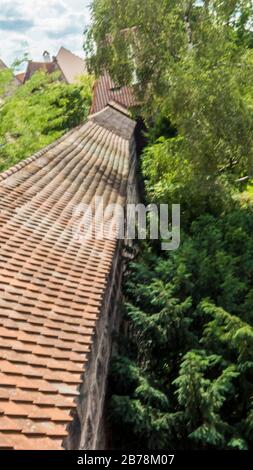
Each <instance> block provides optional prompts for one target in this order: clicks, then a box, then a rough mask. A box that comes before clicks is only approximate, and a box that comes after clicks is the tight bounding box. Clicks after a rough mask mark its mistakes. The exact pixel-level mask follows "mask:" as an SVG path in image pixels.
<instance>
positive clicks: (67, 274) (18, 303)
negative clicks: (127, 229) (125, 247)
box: [0, 106, 135, 449]
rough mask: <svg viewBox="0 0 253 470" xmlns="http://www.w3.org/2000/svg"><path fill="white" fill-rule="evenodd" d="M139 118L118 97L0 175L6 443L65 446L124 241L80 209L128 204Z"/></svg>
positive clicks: (0, 370) (2, 442) (2, 426)
mask: <svg viewBox="0 0 253 470" xmlns="http://www.w3.org/2000/svg"><path fill="white" fill-rule="evenodd" d="M134 127H135V123H134V121H132V120H131V119H130V118H129V117H127V116H126V115H125V114H123V113H121V112H120V111H119V110H117V109H115V108H114V107H112V106H108V107H107V108H106V109H105V110H104V111H102V112H101V113H98V114H97V115H94V116H91V118H90V120H89V121H88V122H87V123H86V124H84V125H82V126H81V127H79V128H77V129H74V130H73V131H71V132H69V133H68V134H66V135H65V136H64V137H62V138H61V139H60V140H58V141H57V142H55V143H54V144H52V145H50V146H49V147H47V148H46V149H44V150H42V151H40V152H38V153H37V154H36V155H34V156H33V157H31V158H29V159H27V160H25V161H23V162H21V163H19V164H18V165H16V166H15V167H13V168H11V169H10V170H8V171H7V172H5V173H3V174H1V175H0V197H1V199H0V200H1V211H0V261H1V264H0V291H1V292H0V294H1V295H0V349H1V351H0V352H1V356H0V449H61V448H62V442H63V439H64V438H65V437H66V436H67V435H68V424H69V423H70V422H71V421H72V414H71V413H72V410H74V409H75V408H76V400H78V396H79V386H80V384H82V382H83V380H84V377H85V367H86V364H87V361H88V359H89V351H90V347H91V344H92V341H93V339H92V338H93V334H94V330H95V326H96V321H97V318H98V317H99V315H100V312H101V307H102V302H103V298H104V295H105V292H106V289H107V285H108V282H109V279H108V276H109V273H110V269H111V265H112V261H113V258H114V255H115V250H116V248H117V241H116V240H115V239H112V240H95V239H94V238H92V240H88V241H86V242H85V244H82V243H81V244H80V242H78V241H77V240H76V239H75V238H74V236H73V230H72V229H73V220H72V213H73V209H74V208H75V207H76V205H78V204H80V203H85V204H91V203H92V202H94V198H95V196H98V195H100V196H101V195H103V196H104V199H105V204H106V203H109V202H120V203H121V204H124V201H125V195H126V194H125V193H126V183H127V178H128V171H129V158H130V155H129V140H130V139H131V138H132V135H133V131H134Z"/></svg>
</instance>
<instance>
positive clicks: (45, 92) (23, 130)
mask: <svg viewBox="0 0 253 470" xmlns="http://www.w3.org/2000/svg"><path fill="white" fill-rule="evenodd" d="M1 82H2V83H5V84H6V85H7V82H6V78H5V75H4V74H3V72H0V84H1ZM91 87H92V78H91V77H84V78H82V82H81V83H80V84H78V85H68V84H66V83H63V82H61V81H59V80H58V75H57V74H51V75H49V74H45V73H44V72H37V73H36V74H35V75H33V77H32V78H31V79H30V80H29V81H27V82H26V83H25V84H24V85H22V86H19V87H17V88H15V89H14V90H12V93H11V95H10V96H6V97H5V100H4V101H3V104H2V106H1V107H0V144H1V147H0V170H1V171H2V170H5V169H7V168H8V167H9V166H11V165H13V164H15V163H17V162H18V161H20V160H21V159H23V158H25V157H27V156H29V155H30V154H32V153H33V152H36V151H37V150H39V149H40V148H42V147H44V146H46V145H48V144H50V143H51V142H53V141H54V140H55V139H57V138H58V137H60V136H61V135H62V134H64V133H65V132H66V131H68V130H69V129H71V128H72V127H74V126H76V125H78V124H80V123H81V122H82V121H83V120H84V119H85V118H86V116H87V114H88V111H89V106H90V103H91Z"/></svg>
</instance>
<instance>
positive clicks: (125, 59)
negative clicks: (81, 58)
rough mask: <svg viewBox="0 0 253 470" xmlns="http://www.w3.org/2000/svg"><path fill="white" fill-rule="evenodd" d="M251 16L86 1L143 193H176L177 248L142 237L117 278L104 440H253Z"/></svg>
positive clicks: (189, 444) (183, 5) (242, 9)
mask: <svg viewBox="0 0 253 470" xmlns="http://www.w3.org/2000/svg"><path fill="white" fill-rule="evenodd" d="M252 14H253V5H252V1H249V0H226V1H225V0H224V1H220V0H203V1H193V0H159V1H156V0H138V2H136V1H135V0H126V1H125V2H122V1H121V0H94V2H93V8H92V25H91V27H90V28H89V29H88V31H87V34H86V50H87V52H88V53H89V55H90V65H91V68H92V70H94V71H95V72H97V73H99V72H101V71H102V70H103V68H104V67H106V68H107V69H108V70H109V71H110V73H111V75H112V76H113V78H114V79H115V81H116V82H117V83H119V84H125V83H128V84H130V83H135V85H134V86H135V90H136V93H137V94H138V96H139V98H140V99H141V100H142V111H141V112H142V116H143V117H144V119H145V121H146V125H147V134H148V141H149V144H148V146H147V148H146V149H145V151H144V154H143V156H142V170H143V175H144V177H145V184H146V196H147V200H148V201H152V202H163V203H166V202H167V203H168V204H171V203H180V204H181V213H182V225H183V230H182V242H181V246H180V248H179V250H177V251H175V252H171V253H167V254H166V253H161V252H160V249H159V244H157V243H151V242H150V243H148V244H146V245H141V246H140V254H139V258H138V260H137V261H136V262H135V263H131V264H130V266H129V270H128V272H127V274H126V277H125V295H126V305H125V322H126V325H127V326H128V335H127V337H124V336H123V337H120V341H119V354H118V356H117V357H114V359H113V361H112V367H111V375H110V400H109V415H110V422H111V424H112V436H113V445H114V446H115V447H119V448H129V449H133V448H136V449H137V448H147V449H154V448H158V449H161V448H170V449H171V448H174V449H194V448H198V449H208V448H216V449H247V448H251V449H252V437H253V434H252V432H253V428H252V417H253V408H252V392H253V358H252V346H253V314H252V312H253V290H252V285H253V283H252V281H253V242H252V230H253V209H252V202H251V201H252V194H251V193H250V192H247V191H245V187H244V186H243V185H244V181H247V177H248V179H250V178H251V177H252V163H253V82H252V77H253V50H252V46H253V33H252V21H253V16H252ZM133 79H134V80H133ZM136 79H137V80H136ZM136 82H138V83H137V84H136ZM245 177H246V178H245ZM241 181H243V182H241ZM243 190H244V192H243V193H242V191H243ZM122 429H123V432H122Z"/></svg>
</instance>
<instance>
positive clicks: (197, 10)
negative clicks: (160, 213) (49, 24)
mask: <svg viewBox="0 0 253 470" xmlns="http://www.w3.org/2000/svg"><path fill="white" fill-rule="evenodd" d="M252 11H253V5H252V2H251V1H248V0H226V1H217V0H208V1H203V2H200V1H198V2H196V1H192V0H170V1H168V0H160V1H159V2H157V1H156V0H139V1H138V2H137V5H136V1H133V0H127V1H125V2H123V3H122V1H120V0H95V1H94V2H93V23H92V27H91V28H90V30H89V31H88V34H87V43H86V49H87V50H88V52H89V53H90V57H91V59H90V62H91V65H92V66H93V67H94V68H95V70H101V68H103V67H104V66H105V67H107V68H108V69H109V70H110V72H111V74H112V75H113V76H114V78H115V79H116V81H118V82H119V83H131V81H132V79H133V75H134V76H137V79H138V82H139V85H136V90H137V91H138V92H139V95H140V98H141V99H142V100H143V113H144V116H145V118H146V122H147V125H148V127H149V131H150V136H151V138H153V137H154V130H153V129H154V127H155V129H156V133H155V134H156V136H158V137H159V136H160V135H161V134H162V135H163V133H164V129H161V132H159V128H157V124H158V123H159V122H161V117H162V119H163V120H164V119H167V121H168V122H170V125H171V126H172V127H173V128H174V129H175V130H176V136H174V138H173V140H168V139H167V138H165V141H164V140H163V141H162V142H158V143H157V145H156V146H155V147H153V148H151V149H150V150H149V155H150V158H149V159H148V166H149V164H150V162H152V166H151V171H149V169H148V177H149V178H150V177H151V181H150V185H149V187H148V189H149V193H150V196H151V198H153V194H152V193H155V198H156V199H157V198H158V197H161V198H163V199H166V200H168V199H169V200H171V199H173V200H174V201H175V200H177V201H178V202H182V203H185V202H186V201H185V196H184V194H187V195H188V194H189V193H190V196H191V198H192V200H193V203H194V204H195V205H196V208H195V214H196V213H197V209H198V211H199V213H201V212H202V210H203V209H206V208H203V206H200V207H199V202H200V199H201V196H203V198H204V199H205V200H206V203H207V200H208V199H209V200H210V194H211V192H213V190H214V189H215V195H216V193H217V197H218V198H219V197H220V192H223V189H224V184H225V182H224V174H225V176H226V182H227V181H229V182H230V180H232V182H233V181H234V180H235V179H237V178H240V177H243V176H247V175H251V174H252V163H253V119H252V111H253V89H252V75H253V50H251V49H250V48H248V47H245V42H246V43H247V41H246V39H245V38H246V36H247V35H250V32H249V31H248V29H247V25H248V26H249V24H250V20H251V21H252ZM94 43H96V44H97V48H96V49H94ZM94 52H96V55H95V56H94V55H93V54H94ZM146 161H147V160H146ZM171 168H173V171H171ZM214 182H215V184H214ZM183 188H186V190H187V191H183ZM174 191H175V194H174ZM212 206H213V205H212ZM188 208H189V204H188Z"/></svg>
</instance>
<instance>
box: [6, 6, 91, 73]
mask: <svg viewBox="0 0 253 470" xmlns="http://www.w3.org/2000/svg"><path fill="white" fill-rule="evenodd" d="M0 1H1V5H0V58H2V59H3V60H4V61H5V62H6V63H7V64H8V65H10V64H11V63H12V62H13V61H14V60H15V59H17V58H21V57H22V56H23V55H24V53H25V52H29V54H30V56H31V57H32V59H34V60H41V58H42V53H43V51H44V50H48V51H49V52H50V53H51V54H52V55H56V54H57V52H58V50H59V48H60V47H61V46H65V47H66V48H68V49H70V50H71V51H72V52H74V53H76V54H78V55H81V56H83V55H84V52H83V49H82V44H83V31H84V28H85V26H86V25H87V24H88V23H89V8H88V5H89V4H90V0H71V1H70V0H0Z"/></svg>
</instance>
